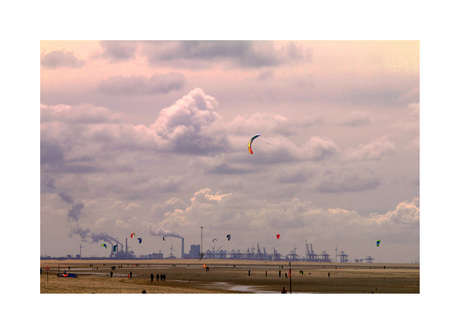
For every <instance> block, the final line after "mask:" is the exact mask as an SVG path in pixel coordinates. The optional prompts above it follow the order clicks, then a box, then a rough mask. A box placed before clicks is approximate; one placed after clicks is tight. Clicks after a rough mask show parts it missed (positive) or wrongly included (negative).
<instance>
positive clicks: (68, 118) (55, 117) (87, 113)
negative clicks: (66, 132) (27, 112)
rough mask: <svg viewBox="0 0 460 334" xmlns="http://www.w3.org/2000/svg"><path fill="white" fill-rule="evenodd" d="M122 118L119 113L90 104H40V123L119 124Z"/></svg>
mask: <svg viewBox="0 0 460 334" xmlns="http://www.w3.org/2000/svg"><path fill="white" fill-rule="evenodd" d="M119 120H120V117H119V115H118V114H117V113H114V112H113V111H111V110H109V109H107V108H105V107H98V106H93V105H91V104H88V103H83V104H79V105H76V106H70V105H65V104H58V105H45V104H40V122H41V123H45V122H66V123H70V124H72V125H75V124H90V123H111V122H117V121H119Z"/></svg>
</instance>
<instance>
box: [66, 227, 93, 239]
mask: <svg viewBox="0 0 460 334" xmlns="http://www.w3.org/2000/svg"><path fill="white" fill-rule="evenodd" d="M75 234H77V235H79V236H80V237H81V238H82V239H86V237H87V236H88V234H89V228H81V227H79V226H77V227H74V228H72V229H71V230H70V233H69V237H73V236H74V235H75Z"/></svg>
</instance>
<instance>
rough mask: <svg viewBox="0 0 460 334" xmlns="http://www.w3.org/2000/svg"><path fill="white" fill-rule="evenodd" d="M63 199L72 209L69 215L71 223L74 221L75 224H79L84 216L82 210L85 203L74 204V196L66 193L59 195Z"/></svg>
mask: <svg viewBox="0 0 460 334" xmlns="http://www.w3.org/2000/svg"><path fill="white" fill-rule="evenodd" d="M58 195H59V196H60V197H61V199H62V200H63V201H64V202H66V203H67V204H70V205H71V206H72V207H71V208H70V209H69V213H68V214H67V218H68V219H69V221H71V220H73V221H74V222H78V220H79V219H80V217H81V215H82V210H83V208H84V207H85V205H84V204H83V203H76V204H74V200H73V198H72V196H70V195H69V194H67V193H65V192H60V193H59V194H58Z"/></svg>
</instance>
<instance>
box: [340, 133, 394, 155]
mask: <svg viewBox="0 0 460 334" xmlns="http://www.w3.org/2000/svg"><path fill="white" fill-rule="evenodd" d="M394 152H395V144H394V143H393V142H391V141H389V140H388V139H387V137H386V136H383V137H381V138H378V139H376V140H374V141H373V142H371V143H369V144H366V145H359V147H358V148H357V149H356V150H353V151H351V152H349V153H348V158H349V159H351V160H380V159H381V158H382V157H383V156H384V155H388V154H393V153H394Z"/></svg>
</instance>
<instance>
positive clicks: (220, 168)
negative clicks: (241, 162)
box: [206, 163, 254, 175]
mask: <svg viewBox="0 0 460 334" xmlns="http://www.w3.org/2000/svg"><path fill="white" fill-rule="evenodd" d="M252 172H254V169H248V168H241V167H235V166H232V165H231V164H228V163H222V164H219V165H217V166H213V167H211V168H209V169H208V170H207V171H206V173H207V174H223V175H238V174H247V173H252Z"/></svg>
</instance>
